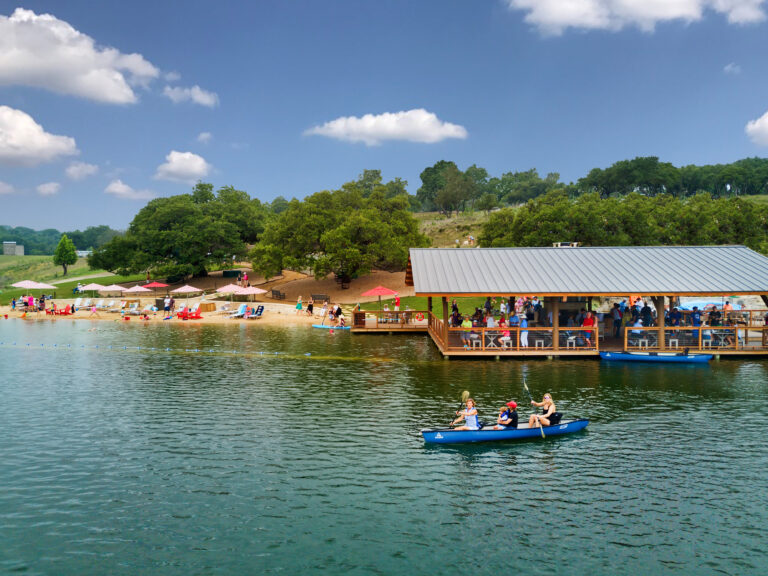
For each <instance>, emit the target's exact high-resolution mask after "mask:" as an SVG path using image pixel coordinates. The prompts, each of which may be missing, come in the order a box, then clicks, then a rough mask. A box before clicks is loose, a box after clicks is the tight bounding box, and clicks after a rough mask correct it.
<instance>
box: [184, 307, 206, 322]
mask: <svg viewBox="0 0 768 576" xmlns="http://www.w3.org/2000/svg"><path fill="white" fill-rule="evenodd" d="M202 317H203V315H202V314H200V304H195V305H194V306H192V309H191V310H190V311H189V312H188V313H187V320H200V319H202Z"/></svg>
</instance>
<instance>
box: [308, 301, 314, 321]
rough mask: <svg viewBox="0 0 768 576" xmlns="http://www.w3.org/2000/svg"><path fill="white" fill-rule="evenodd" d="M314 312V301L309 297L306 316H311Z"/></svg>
mask: <svg viewBox="0 0 768 576" xmlns="http://www.w3.org/2000/svg"><path fill="white" fill-rule="evenodd" d="M314 312H315V301H314V300H313V299H312V296H310V297H309V302H307V316H310V317H311V316H313V315H314Z"/></svg>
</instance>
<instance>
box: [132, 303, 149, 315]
mask: <svg viewBox="0 0 768 576" xmlns="http://www.w3.org/2000/svg"><path fill="white" fill-rule="evenodd" d="M150 312H152V304H147V305H146V306H144V308H142V309H141V310H139V309H138V307H137V308H136V310H131V311H130V312H129V314H135V315H136V316H143V315H144V314H149V313H150Z"/></svg>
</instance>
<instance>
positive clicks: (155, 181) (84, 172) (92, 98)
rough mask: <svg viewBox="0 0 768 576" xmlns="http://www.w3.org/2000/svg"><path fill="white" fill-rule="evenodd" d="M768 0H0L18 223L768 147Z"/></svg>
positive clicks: (12, 218)
mask: <svg viewBox="0 0 768 576" xmlns="http://www.w3.org/2000/svg"><path fill="white" fill-rule="evenodd" d="M766 15H768V0H727V1H726V0H484V1H473V2H471V1H466V0H465V1H451V0H420V1H416V0H412V1H410V2H405V1H387V2H384V1H376V2H374V1H363V2H361V1H359V0H358V1H341V0H340V1H332V2H316V1H295V2H226V1H225V2H216V3H214V2H209V1H189V0H186V1H184V2H170V1H169V2H148V1H137V2H112V1H102V2H85V1H83V2H79V1H70V2H66V3H65V2H27V3H24V4H20V3H18V2H12V3H8V2H5V1H0V224H8V225H13V226H18V225H23V226H29V227H32V228H38V229H40V228H46V227H54V228H58V229H61V230H67V229H74V228H84V227H86V226H89V225H98V224H109V225H110V226H113V227H117V228H124V227H126V226H127V224H128V223H129V222H130V221H131V219H132V218H133V216H134V215H135V214H136V212H137V211H138V210H139V209H140V208H141V207H142V206H143V205H144V204H145V203H146V201H147V199H148V198H150V197H155V196H167V195H172V194H179V193H183V192H187V191H189V190H190V189H191V187H192V185H193V184H192V183H194V181H196V180H197V179H202V180H204V181H207V182H212V183H213V184H214V185H215V186H216V188H218V187H220V186H223V185H232V186H235V187H237V188H239V189H241V190H246V191H247V192H248V193H249V194H251V196H253V197H257V198H259V199H261V200H262V201H270V200H271V199H273V198H274V197H276V196H278V195H282V196H285V197H287V198H291V197H294V196H295V197H299V198H301V197H304V196H306V195H308V194H311V193H313V192H317V191H319V190H324V189H334V188H337V187H339V186H340V185H341V184H343V183H344V182H347V181H350V180H354V179H355V178H356V177H357V176H358V175H359V174H360V173H362V171H363V170H365V169H380V170H382V172H383V175H384V178H385V179H392V178H395V177H400V178H403V179H405V180H407V181H408V183H409V191H410V192H411V193H415V192H416V190H417V188H418V187H419V185H420V180H419V174H420V172H421V171H422V170H423V169H424V168H426V167H427V166H431V165H432V164H434V163H435V162H437V161H438V160H443V159H444V160H453V161H455V162H456V163H457V164H458V165H459V167H460V168H462V169H463V168H466V167H467V166H469V165H471V164H477V165H479V166H482V167H484V168H486V169H487V170H488V171H489V173H490V174H491V175H493V176H499V175H501V174H502V173H504V172H508V171H517V170H527V169H529V168H537V169H538V170H539V172H540V173H541V174H545V173H547V172H551V171H555V172H559V173H560V174H561V178H562V179H563V180H564V181H566V182H568V181H575V180H576V179H578V178H579V177H581V176H583V175H585V174H586V173H587V172H588V171H589V170H590V169H591V168H594V167H606V166H608V165H610V164H612V163H613V162H615V161H617V160H622V159H625V158H633V157H635V156H641V155H657V156H659V157H660V158H661V159H662V160H664V161H669V162H672V163H674V164H675V165H683V164H708V163H726V162H731V161H734V160H737V159H740V158H744V157H748V156H765V155H766V154H767V153H768V59H766V57H765V55H766V54H768V22H766Z"/></svg>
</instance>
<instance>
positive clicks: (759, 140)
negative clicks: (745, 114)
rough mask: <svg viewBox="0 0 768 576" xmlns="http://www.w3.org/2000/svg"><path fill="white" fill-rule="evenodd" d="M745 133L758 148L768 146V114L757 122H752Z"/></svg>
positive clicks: (748, 124)
mask: <svg viewBox="0 0 768 576" xmlns="http://www.w3.org/2000/svg"><path fill="white" fill-rule="evenodd" d="M744 131H745V132H746V133H747V136H749V139H750V140H752V142H754V143H755V144H757V145H758V146H768V112H766V113H765V114H763V115H762V116H760V118H758V119H757V120H750V121H749V122H747V126H746V127H745V128H744Z"/></svg>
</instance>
